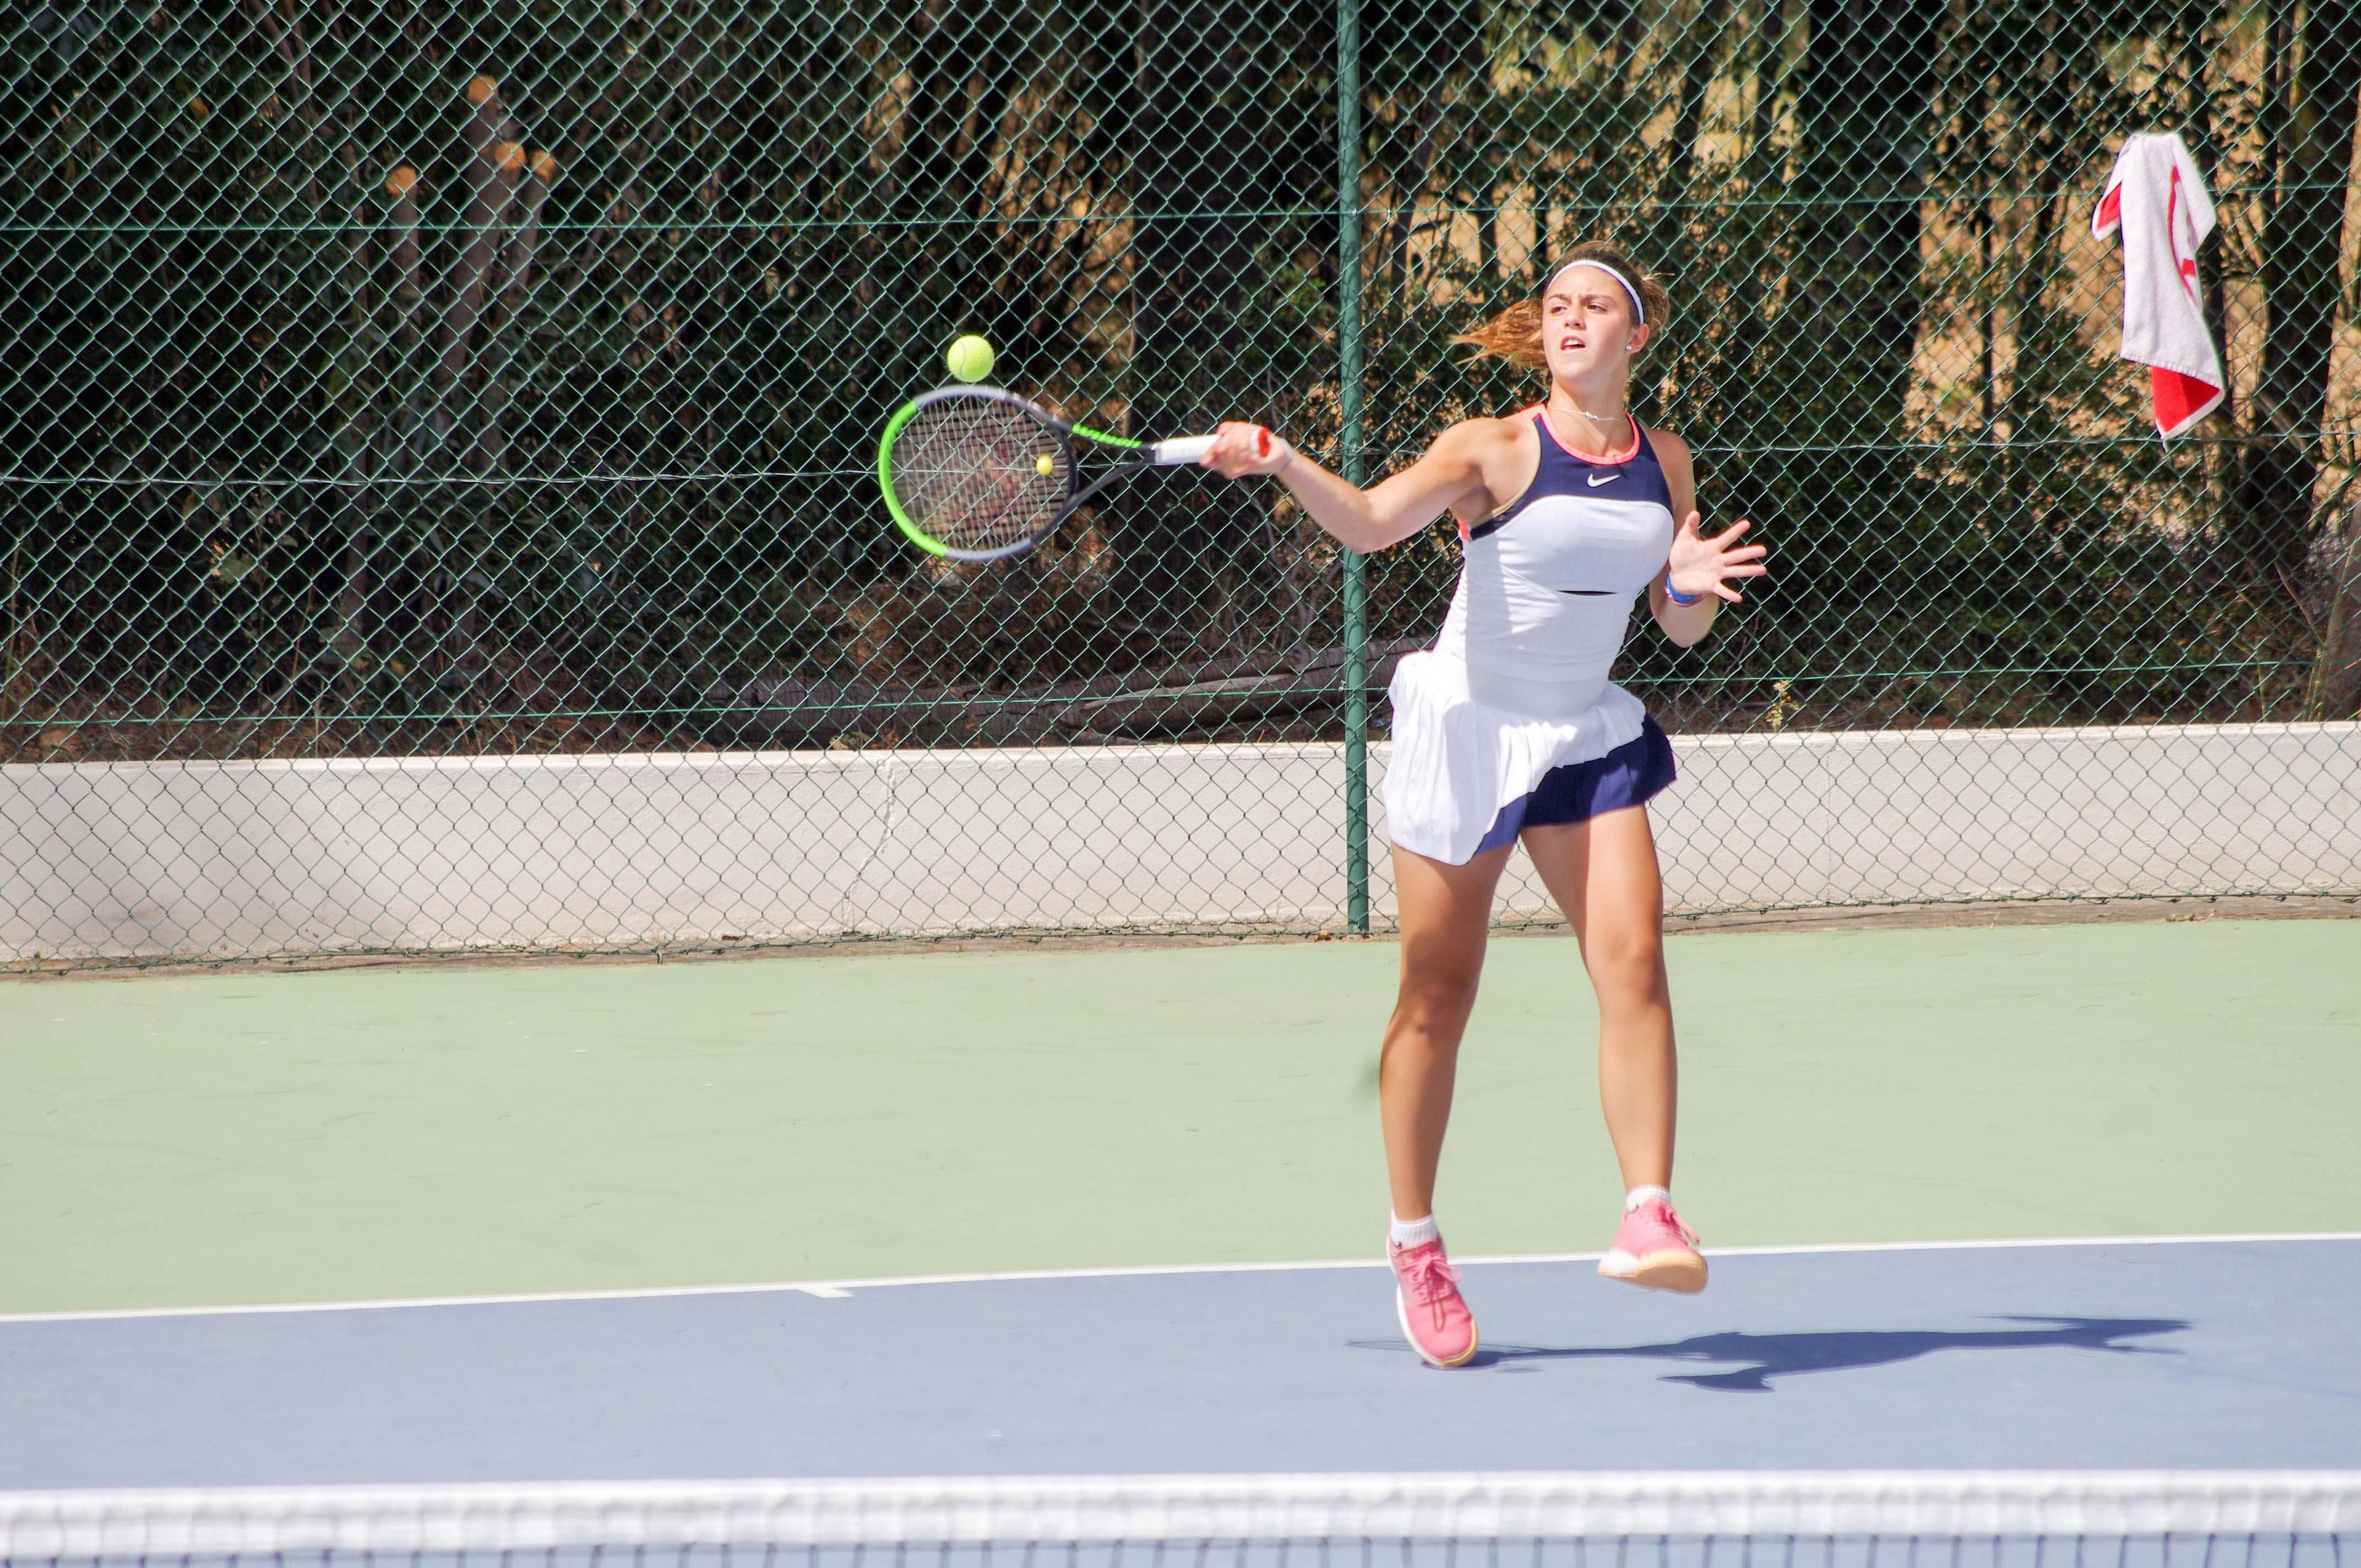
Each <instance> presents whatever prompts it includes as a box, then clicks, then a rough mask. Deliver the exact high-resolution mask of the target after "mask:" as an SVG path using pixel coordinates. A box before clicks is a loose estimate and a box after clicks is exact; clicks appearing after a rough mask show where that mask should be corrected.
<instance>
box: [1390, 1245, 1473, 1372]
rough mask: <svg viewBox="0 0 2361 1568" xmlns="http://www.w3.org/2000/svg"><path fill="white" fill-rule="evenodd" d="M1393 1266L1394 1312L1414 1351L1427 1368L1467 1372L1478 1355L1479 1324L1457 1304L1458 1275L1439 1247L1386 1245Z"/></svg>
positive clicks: (1462, 1303) (1463, 1303)
mask: <svg viewBox="0 0 2361 1568" xmlns="http://www.w3.org/2000/svg"><path fill="white" fill-rule="evenodd" d="M1386 1256H1387V1258H1388V1259H1389V1261H1391V1262H1392V1264H1393V1266H1394V1287H1395V1288H1394V1311H1395V1313H1396V1315H1397V1316H1399V1317H1400V1319H1401V1327H1402V1332H1403V1333H1404V1334H1405V1335H1407V1336H1409V1339H1410V1343H1411V1349H1413V1350H1415V1351H1417V1352H1418V1354H1419V1355H1420V1356H1421V1357H1422V1359H1423V1360H1424V1361H1425V1362H1426V1364H1427V1365H1429V1366H1465V1365H1467V1363H1468V1361H1469V1360H1470V1359H1471V1358H1472V1357H1473V1356H1474V1355H1475V1354H1476V1319H1475V1316H1474V1315H1473V1314H1472V1313H1470V1312H1469V1311H1468V1310H1467V1303H1466V1301H1463V1300H1461V1299H1460V1298H1459V1271H1458V1270H1457V1269H1455V1268H1454V1267H1452V1266H1451V1261H1450V1259H1448V1258H1446V1257H1444V1255H1443V1244H1442V1243H1441V1242H1440V1241H1432V1242H1427V1243H1425V1244H1424V1245H1420V1246H1412V1247H1401V1246H1395V1245H1393V1244H1392V1243H1390V1242H1389V1243H1387V1244H1386Z"/></svg>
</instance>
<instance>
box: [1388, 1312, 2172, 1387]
mask: <svg viewBox="0 0 2361 1568" xmlns="http://www.w3.org/2000/svg"><path fill="white" fill-rule="evenodd" d="M1998 1321H2002V1322H2011V1323H2028V1324H2039V1325H2042V1326H2040V1327H2031V1328H2019V1329H1985V1330H1981V1331H1976V1332H1964V1333H1962V1332H1946V1331H1940V1330H1931V1329H1865V1330H1855V1331H1843V1332H1825V1333H1789V1334H1755V1333H1737V1332H1732V1333H1719V1334H1698V1335H1697V1336H1695V1337H1693V1338H1690V1339H1685V1340H1675V1341H1673V1342H1670V1343H1664V1344H1635V1345H1601V1346H1591V1345H1565V1346H1555V1345H1527V1344H1503V1345H1491V1346H1487V1347H1486V1348H1485V1349H1483V1350H1481V1351H1478V1352H1477V1355H1476V1358H1475V1360H1474V1361H1472V1362H1471V1363H1469V1365H1472V1366H1514V1365H1518V1364H1521V1363H1532V1362H1537V1361H1578V1360H1591V1359H1598V1358H1603V1357H1620V1356H1639V1357H1644V1358H1648V1359H1653V1360H1663V1361H1678V1362H1734V1363H1737V1364H1739V1365H1735V1366H1733V1367H1731V1368H1730V1370H1729V1371H1726V1372H1705V1373H1667V1374H1665V1376H1664V1381H1665V1382H1667V1383H1691V1384H1695V1385H1696V1386H1697V1387H1700V1388H1715V1389H1719V1390H1721V1391H1722V1392H1724V1393H1737V1394H1767V1393H1770V1392H1771V1391H1772V1389H1771V1380H1772V1379H1773V1378H1774V1377H1789V1376H1799V1375H1801V1374H1803V1373H1806V1372H1849V1371H1854V1370H1858V1369H1860V1368H1861V1367H1868V1366H1888V1365H1893V1364H1894V1363H1895V1362H1900V1361H1916V1360H1917V1359H1918V1358H1919V1357H1920V1356H1925V1355H1932V1354H1936V1353H1937V1352H1938V1351H1952V1350H1975V1351H1991V1350H2050V1349H2064V1350H2103V1351H2113V1352H2114V1353H2115V1354H2121V1355H2170V1354H2177V1353H2176V1352H2174V1351H2171V1350H2169V1349H2166V1348H2162V1347H2158V1346H2152V1345H2145V1344H2128V1343H2124V1342H2125V1341H2126V1340H2130V1339H2134V1338H2136V1337H2138V1336H2140V1335H2145V1334H2165V1333H2178V1332H2180V1331H2182V1330H2184V1329H2187V1328H2189V1327H2191V1324H2190V1323H2188V1322H2186V1321H2182V1320H2181V1319H2179V1318H2043V1317H2005V1318H2002V1319H2000V1320H1998ZM1354 1344H1355V1347H1356V1349H1361V1350H1398V1351H1404V1352H1407V1351H1408V1350H1409V1348H1410V1347H1409V1345H1408V1344H1406V1343H1404V1342H1402V1341H1400V1340H1356V1341H1355V1342H1354Z"/></svg>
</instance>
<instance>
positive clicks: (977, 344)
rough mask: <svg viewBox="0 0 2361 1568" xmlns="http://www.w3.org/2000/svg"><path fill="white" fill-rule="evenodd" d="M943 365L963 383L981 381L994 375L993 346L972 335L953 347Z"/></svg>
mask: <svg viewBox="0 0 2361 1568" xmlns="http://www.w3.org/2000/svg"><path fill="white" fill-rule="evenodd" d="M943 363H944V364H945V365H947V366H949V367H950V372H951V374H952V375H953V376H956V377H957V378H960V379H961V380H962V381H981V380H983V378H985V377H986V376H989V375H991V374H992V345H990V344H988V343H986V342H984V341H983V339H982V338H980V337H978V336H976V335H975V334H972V333H970V334H968V335H967V336H965V337H962V338H961V339H960V340H959V341H958V342H957V343H954V344H952V345H951V346H950V353H948V354H946V355H944V356H943Z"/></svg>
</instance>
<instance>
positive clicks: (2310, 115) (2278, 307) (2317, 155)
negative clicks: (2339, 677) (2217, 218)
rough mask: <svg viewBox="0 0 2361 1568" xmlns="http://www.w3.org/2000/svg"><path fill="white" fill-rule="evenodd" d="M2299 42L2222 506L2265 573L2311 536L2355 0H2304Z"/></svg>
mask: <svg viewBox="0 0 2361 1568" xmlns="http://www.w3.org/2000/svg"><path fill="white" fill-rule="evenodd" d="M2298 47H2299V48H2300V49H2301V58H2300V59H2299V60H2296V61H2295V62H2294V64H2293V69H2292V70H2291V71H2290V72H2289V73H2288V87H2287V95H2286V99H2285V102H2284V104H2283V106H2282V108H2281V111H2280V112H2279V114H2277V115H2274V116H2273V118H2274V120H2275V121H2276V130H2277V133H2278V134H2277V135H2276V136H2275V137H2274V138H2273V139H2274V140H2275V141H2276V142H2277V143H2278V146H2277V148H2276V149H2275V150H2276V154H2277V156H2276V158H2275V160H2274V161H2275V162H2276V163H2277V165H2278V181H2277V182H2278V184H2279V192H2278V196H2277V199H2276V200H2275V201H2274V202H2273V203H2271V204H2270V205H2269V207H2268V209H2267V213H2266V216H2265V218H2264V222H2263V235H2262V253H2263V266H2262V281H2263V295H2264V302H2265V310H2266V312H2267V317H2268V319H2267V322H2266V324H2265V327H2264V332H2263V367H2262V376H2261V378H2260V381H2259V383H2258V384H2257V387H2256V389H2255V426H2254V433H2253V436H2252V438H2251V439H2250V441H2249V443H2248V444H2247V447H2246V457H2245V462H2244V464H2243V466H2242V471H2241V473H2240V475H2239V478H2238V485H2237V489H2236V493H2235V496H2234V498H2233V504H2232V506H2231V508H2230V512H2229V526H2230V531H2231V538H2230V540H2229V543H2230V546H2231V549H2232V551H2233V554H2234V557H2235V560H2236V562H2237V563H2238V565H2240V566H2241V567H2243V568H2245V569H2246V570H2247V571H2249V572H2251V573H2252V574H2254V575H2255V576H2257V577H2259V578H2262V579H2264V580H2272V579H2274V578H2276V577H2277V576H2279V574H2281V573H2286V574H2290V575H2292V574H2294V573H2297V572H2299V571H2301V569H2302V566H2303V564H2304V562H2305V560H2306V558H2307V556H2308V554H2309V553H2310V547H2311V544H2312V539H2313V537H2314V535H2315V534H2316V532H2317V528H2316V525H2315V521H2314V519H2313V517H2312V488H2313V486H2314V484H2315V483H2316V482H2317V480H2318V478H2319V477H2320V466H2319V444H2320V436H2321V419H2322V415H2323V413H2324V412H2325V411H2326V410H2327V404H2328V377H2329V361H2330V356H2331V352H2332V350H2333V349H2334V346H2335V341H2336V311H2337V303H2338V294H2339V289H2338V277H2337V251H2338V248H2339V246H2340V244H2341V242H2342V238H2343V235H2344V229H2345V202H2346V194H2347V192H2346V179H2347V176H2348V173H2349V171H2350V170H2351V169H2352V166H2353V136H2354V128H2355V127H2354V109H2355V100H2356V97H2361V0H2313V3H2312V5H2310V6H2309V7H2308V10H2307V14H2306V16H2305V18H2304V22H2303V26H2302V28H2301V39H2300V42H2299V45H2298Z"/></svg>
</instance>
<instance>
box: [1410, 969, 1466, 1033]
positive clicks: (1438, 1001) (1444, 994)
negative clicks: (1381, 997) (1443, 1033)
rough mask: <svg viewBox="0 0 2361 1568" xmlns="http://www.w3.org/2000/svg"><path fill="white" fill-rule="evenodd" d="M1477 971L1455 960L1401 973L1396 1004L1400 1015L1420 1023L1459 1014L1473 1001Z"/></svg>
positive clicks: (1441, 1019)
mask: <svg viewBox="0 0 2361 1568" xmlns="http://www.w3.org/2000/svg"><path fill="white" fill-rule="evenodd" d="M1479 973H1480V971H1479V970H1476V969H1472V968H1462V967H1461V966H1459V965H1457V964H1439V965H1432V966H1427V967H1423V968H1422V969H1420V970H1417V971H1415V972H1413V973H1410V974H1405V975H1403V976H1402V981H1401V993H1400V1000H1399V1001H1398V1002H1397V1003H1396V1004H1395V1005H1396V1008H1397V1010H1398V1011H1399V1012H1400V1013H1401V1014H1402V1015H1403V1016H1405V1017H1407V1018H1410V1019H1412V1020H1414V1021H1417V1022H1420V1023H1425V1022H1429V1021H1434V1022H1441V1021H1444V1020H1447V1019H1451V1018H1456V1017H1463V1016H1465V1015H1466V1012H1467V1010H1468V1009H1469V1008H1470V1007H1473V1006H1474V1005H1475V1004H1476V982H1477V977H1478V975H1479Z"/></svg>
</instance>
